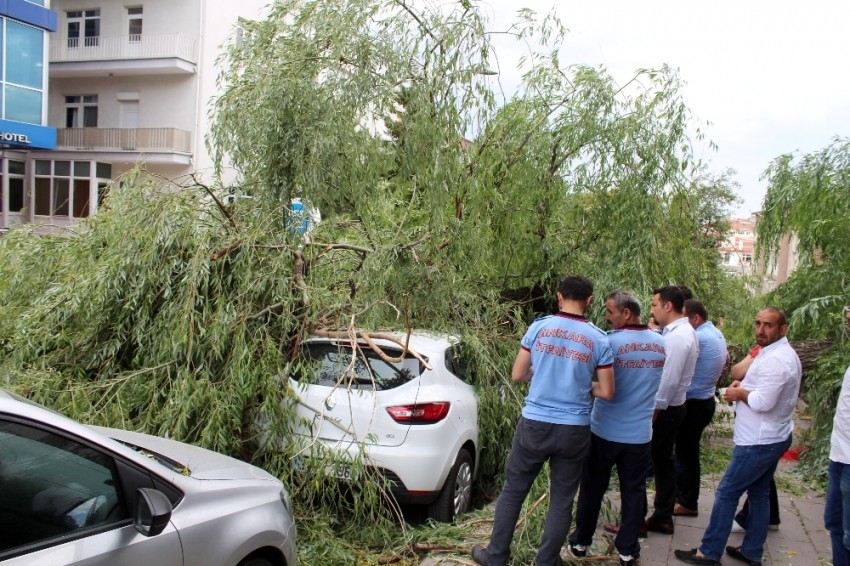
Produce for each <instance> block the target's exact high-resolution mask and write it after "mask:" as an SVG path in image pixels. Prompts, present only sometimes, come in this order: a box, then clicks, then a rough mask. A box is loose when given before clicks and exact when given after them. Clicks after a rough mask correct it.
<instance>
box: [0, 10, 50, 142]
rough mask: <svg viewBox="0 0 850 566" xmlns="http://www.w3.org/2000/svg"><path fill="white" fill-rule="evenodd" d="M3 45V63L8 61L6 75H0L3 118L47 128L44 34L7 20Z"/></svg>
mask: <svg viewBox="0 0 850 566" xmlns="http://www.w3.org/2000/svg"><path fill="white" fill-rule="evenodd" d="M2 24H5V26H2ZM4 28H5V34H3V31H4ZM0 45H2V51H3V53H0V61H2V60H4V59H5V61H6V68H5V74H4V75H0V76H2V83H0V85H2V86H1V88H2V92H0V102H2V113H0V118H5V119H6V120H15V121H18V122H26V123H28V124H38V125H41V124H43V120H42V115H43V112H42V109H43V106H44V93H43V88H44V31H43V30H40V29H38V28H34V27H32V26H28V25H24V24H22V23H19V22H15V21H12V20H8V19H5V18H3V19H0ZM3 55H5V57H4V56H3Z"/></svg>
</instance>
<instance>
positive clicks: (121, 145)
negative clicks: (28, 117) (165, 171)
mask: <svg viewBox="0 0 850 566" xmlns="http://www.w3.org/2000/svg"><path fill="white" fill-rule="evenodd" d="M56 134H57V136H56V150H57V151H62V150H65V151H67V150H73V151H99V152H131V153H134V154H135V153H183V154H190V153H191V151H192V134H191V132H187V131H186V130H178V129H177V128H59V129H58V130H56Z"/></svg>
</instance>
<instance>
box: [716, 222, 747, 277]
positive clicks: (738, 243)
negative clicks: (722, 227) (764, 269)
mask: <svg viewBox="0 0 850 566" xmlns="http://www.w3.org/2000/svg"><path fill="white" fill-rule="evenodd" d="M729 224H730V227H731V229H732V230H731V233H730V234H729V237H728V239H727V240H726V241H725V242H723V243H722V244H721V246H720V263H721V264H722V265H723V269H724V270H725V271H726V272H727V273H733V274H735V275H743V276H746V275H752V274H753V252H754V250H755V243H756V223H755V220H752V219H744V218H736V219H734V220H731V221H730V222H729Z"/></svg>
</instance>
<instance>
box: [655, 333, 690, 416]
mask: <svg viewBox="0 0 850 566" xmlns="http://www.w3.org/2000/svg"><path fill="white" fill-rule="evenodd" d="M662 334H663V335H664V351H665V352H666V353H667V359H666V360H664V371H663V372H662V374H661V385H660V386H659V388H658V393H657V394H656V395H655V408H656V409H666V408H667V407H678V406H679V405H683V404H684V403H685V395H686V394H687V392H688V387H689V386H690V385H691V379H693V377H694V369H695V368H696V365H697V357H699V341H698V340H697V334H696V332H694V329H693V327H692V326H691V323H690V322H688V319H687V317H682V318H679V319H676V320H674V321H673V322H671V323H670V324H668V325H667V326H665V327H664V332H662Z"/></svg>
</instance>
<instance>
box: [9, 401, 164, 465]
mask: <svg viewBox="0 0 850 566" xmlns="http://www.w3.org/2000/svg"><path fill="white" fill-rule="evenodd" d="M3 414H5V415H11V416H13V417H16V418H20V419H24V420H28V421H33V422H36V423H41V424H43V425H47V426H50V427H53V428H56V429H60V430H62V431H64V432H66V433H69V434H72V435H74V436H77V437H79V438H82V439H85V440H87V441H89V442H93V443H95V444H98V445H99V446H101V447H103V448H107V449H109V450H111V451H113V452H115V453H118V454H121V455H122V456H124V457H125V458H128V459H130V460H132V461H139V458H140V456H138V454H137V453H136V452H135V451H134V450H133V449H132V448H129V447H127V446H125V445H123V444H121V443H120V442H117V441H115V440H113V439H112V438H109V437H108V436H106V435H104V434H103V433H101V432H100V431H98V430H95V429H94V428H92V427H90V426H87V425H84V424H83V423H80V422H78V421H75V420H74V419H71V418H69V417H66V416H65V415H62V414H60V413H57V412H56V411H54V410H53V409H49V408H47V407H44V406H42V405H39V404H38V403H36V402H34V401H30V400H29V399H26V398H24V397H21V396H20V395H17V394H15V393H12V392H11V391H7V390H5V389H2V388H0V415H3ZM160 475H162V476H163V477H166V478H172V476H174V475H176V474H173V473H172V471H171V470H169V469H168V468H167V467H165V466H162V471H161V472H160Z"/></svg>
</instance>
